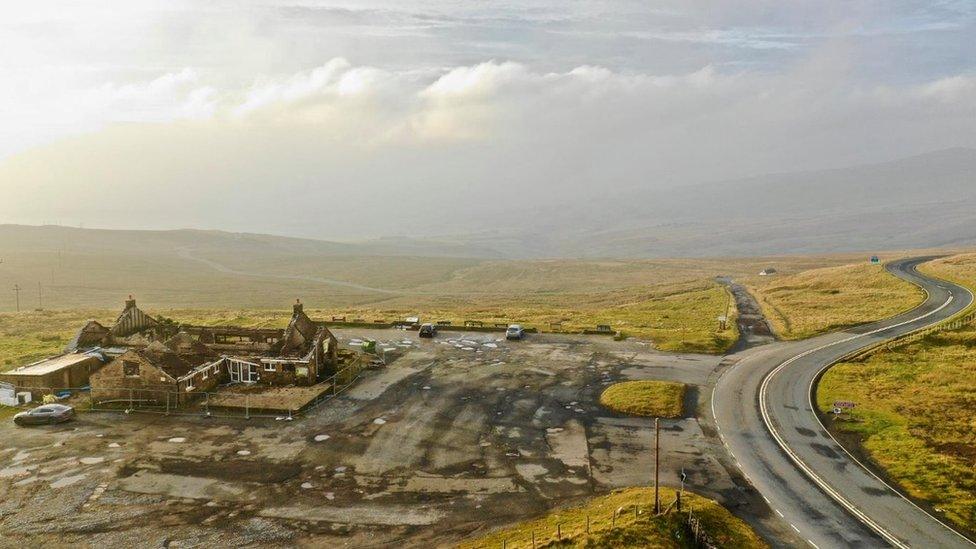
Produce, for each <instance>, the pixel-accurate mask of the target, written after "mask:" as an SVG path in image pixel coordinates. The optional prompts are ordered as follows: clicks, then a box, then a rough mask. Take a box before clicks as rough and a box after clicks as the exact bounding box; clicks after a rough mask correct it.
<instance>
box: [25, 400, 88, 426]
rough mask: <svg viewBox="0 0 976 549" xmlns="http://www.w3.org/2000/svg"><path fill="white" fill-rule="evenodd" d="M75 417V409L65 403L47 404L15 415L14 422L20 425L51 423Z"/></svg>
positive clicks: (62, 421)
mask: <svg viewBox="0 0 976 549" xmlns="http://www.w3.org/2000/svg"><path fill="white" fill-rule="evenodd" d="M74 417H75V409H74V408H72V407H71V406H66V405H64V404H45V405H43V406H38V407H37V408H34V409H33V410H28V411H26V412H21V413H19V414H17V415H15V416H14V423H16V424H17V425H20V426H22V427H23V426H27V425H51V424H54V423H64V422H66V421H71V420H72V419H74Z"/></svg>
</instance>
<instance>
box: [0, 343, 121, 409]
mask: <svg viewBox="0 0 976 549" xmlns="http://www.w3.org/2000/svg"><path fill="white" fill-rule="evenodd" d="M103 365H104V361H103V359H102V356H101V355H100V354H98V353H96V352H88V353H68V354H63V355H59V356H54V357H50V358H45V359H44V360H39V361H37V362H34V363H31V364H28V365H26V366H21V367H20V368H15V369H13V370H10V371H7V372H3V373H0V381H3V382H6V383H9V384H11V385H13V386H14V387H16V388H17V390H18V391H30V392H31V394H32V395H33V396H34V398H35V399H40V398H42V397H43V395H46V394H52V392H57V391H58V390H63V389H78V388H81V387H86V386H88V384H89V380H90V378H91V376H92V374H94V373H95V372H96V371H98V370H99V369H100V368H101V367H102V366H103Z"/></svg>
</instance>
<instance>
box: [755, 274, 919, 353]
mask: <svg viewBox="0 0 976 549" xmlns="http://www.w3.org/2000/svg"><path fill="white" fill-rule="evenodd" d="M750 288H751V290H752V291H753V293H754V295H756V297H757V299H758V300H759V303H760V304H761V306H762V308H763V312H764V314H765V315H766V318H767V319H768V320H769V321H770V324H771V325H772V328H773V330H774V331H775V332H776V333H777V335H779V336H780V337H781V338H783V339H805V338H808V337H811V336H814V335H817V334H821V333H825V332H829V331H832V330H837V329H841V328H847V327H850V326H855V325H858V324H864V323H867V322H872V321H875V320H881V319H884V318H888V317H890V316H894V315H896V314H898V313H901V312H903V311H906V310H908V309H911V308H912V307H914V306H915V305H918V304H920V303H921V302H922V301H923V300H924V298H925V294H924V292H922V291H921V290H920V289H919V288H917V287H916V286H914V285H912V284H910V283H908V282H904V281H902V280H900V279H898V278H896V277H895V276H893V275H890V274H888V273H887V272H886V271H885V270H884V268H883V267H882V266H880V265H871V264H869V263H867V262H863V263H856V264H850V265H841V266H836V267H827V268H821V269H813V270H809V271H804V272H800V273H797V274H793V275H786V276H782V275H779V274H777V275H774V276H771V277H766V278H763V279H759V278H758V277H757V278H756V279H753V280H751V281H750Z"/></svg>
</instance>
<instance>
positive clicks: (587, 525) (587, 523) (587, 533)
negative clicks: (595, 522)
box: [586, 513, 590, 536]
mask: <svg viewBox="0 0 976 549" xmlns="http://www.w3.org/2000/svg"><path fill="white" fill-rule="evenodd" d="M586 535H587V536H588V535H590V514H589V513H587V514H586Z"/></svg>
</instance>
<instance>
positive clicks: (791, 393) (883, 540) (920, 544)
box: [711, 258, 976, 549]
mask: <svg viewBox="0 0 976 549" xmlns="http://www.w3.org/2000/svg"><path fill="white" fill-rule="evenodd" d="M930 259H932V258H915V259H909V260H902V261H898V262H894V263H891V264H889V265H888V267H887V268H888V270H889V271H890V272H891V273H893V274H894V275H896V276H898V277H900V278H903V279H905V280H909V281H911V282H914V283H916V284H918V285H920V286H921V287H923V288H924V289H925V290H926V291H927V292H928V298H927V299H926V301H925V302H924V303H923V304H922V305H920V306H919V307H917V308H916V309H913V310H912V311H909V312H907V313H904V314H901V315H898V316H896V317H894V318H891V319H888V320H885V321H882V322H878V323H874V324H870V325H866V326H861V327H858V328H854V329H850V330H846V331H842V332H836V333H831V334H826V335H823V336H819V337H816V338H812V339H808V340H804V341H796V342H784V343H779V344H775V345H769V346H765V347H758V348H755V349H752V350H750V351H747V352H744V353H743V354H742V358H741V360H740V361H739V362H738V363H737V364H736V365H735V366H733V367H732V368H729V369H727V370H726V371H725V372H724V373H723V375H722V376H721V377H720V378H719V379H718V381H717V382H716V384H715V387H714V392H713V394H712V402H711V414H712V417H713V420H714V421H715V425H716V428H717V430H718V432H719V435H720V436H721V439H722V441H723V443H724V444H725V445H726V447H727V450H728V451H729V453H730V455H731V456H732V459H733V460H734V461H735V464H736V466H737V467H738V468H739V469H741V471H742V473H743V474H744V475H745V477H746V478H747V479H748V480H749V481H750V482H751V483H752V485H753V486H754V487H755V488H756V489H757V490H758V491H759V492H760V493H761V494H762V496H763V498H764V499H765V500H766V501H767V502H768V503H769V505H770V507H771V508H772V509H773V511H774V512H775V513H776V514H777V515H779V516H780V517H781V518H782V519H783V520H784V521H786V523H788V524H789V525H790V528H792V530H793V531H795V532H796V534H797V535H799V536H800V537H801V538H803V539H805V540H807V541H808V542H809V543H810V544H811V545H812V546H814V547H818V548H819V549H827V548H833V547H888V546H894V547H917V548H930V547H940V548H942V547H960V548H963V547H965V548H970V549H972V548H973V547H976V544H973V543H972V542H970V541H969V540H967V539H966V538H964V537H962V536H961V535H959V534H958V533H956V532H954V531H953V530H951V529H949V528H948V527H947V526H945V525H943V524H942V523H940V522H939V521H938V520H936V519H935V518H934V517H932V516H930V515H929V514H928V513H927V512H925V511H924V510H922V509H921V508H919V507H917V506H915V505H914V504H913V503H911V502H910V501H909V500H907V499H905V498H903V497H902V496H901V495H900V494H898V493H897V492H895V491H894V490H893V489H892V488H890V487H889V486H888V485H886V484H885V483H884V482H882V481H881V480H880V479H878V478H877V477H875V476H874V475H873V474H871V473H870V472H869V471H867V470H866V469H865V468H863V467H862V466H860V465H859V464H858V463H857V461H856V460H855V459H854V458H853V457H852V456H850V455H849V454H848V453H847V452H846V451H845V450H844V449H843V448H842V447H841V446H840V445H839V444H838V443H837V442H836V441H834V439H833V438H832V437H831V436H830V435H829V434H828V433H827V431H826V430H825V429H824V427H823V425H822V424H821V423H820V421H819V419H818V418H817V416H816V414H815V413H814V409H813V403H812V397H811V393H812V388H813V383H814V381H815V380H816V378H817V376H818V374H819V373H820V372H821V371H822V370H823V369H824V368H826V367H827V366H829V365H830V364H832V363H833V362H835V361H836V360H838V359H840V358H841V357H843V356H845V355H847V354H848V353H851V352H853V351H856V350H858V349H861V348H864V347H867V346H869V345H872V344H874V343H877V342H879V341H884V340H888V339H891V338H893V337H895V336H898V335H901V334H904V333H908V332H911V331H914V330H917V329H919V328H923V327H925V326H928V325H931V324H934V323H936V322H938V321H940V320H942V319H945V318H947V317H950V316H952V315H953V314H955V313H957V312H959V311H961V310H962V309H964V308H965V307H967V306H968V305H969V304H970V302H971V301H972V299H973V297H972V294H971V293H970V292H969V291H968V290H966V289H964V288H962V287H960V286H956V285H954V284H950V283H947V282H943V281H937V280H933V279H930V278H927V277H924V276H922V275H921V274H919V273H918V272H917V271H916V269H915V267H916V266H917V265H918V264H920V263H922V262H924V261H926V260H930Z"/></svg>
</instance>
